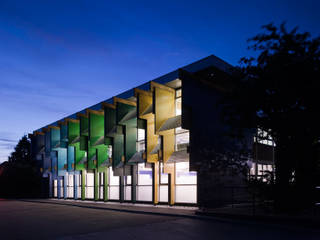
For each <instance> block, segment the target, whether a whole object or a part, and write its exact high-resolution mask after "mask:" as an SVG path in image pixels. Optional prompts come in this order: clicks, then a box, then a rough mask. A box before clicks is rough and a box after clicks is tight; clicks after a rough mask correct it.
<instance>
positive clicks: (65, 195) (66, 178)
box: [63, 173, 69, 199]
mask: <svg viewBox="0 0 320 240" xmlns="http://www.w3.org/2000/svg"><path fill="white" fill-rule="evenodd" d="M68 182H69V174H68V173H65V175H64V176H63V198H64V199H67V198H68Z"/></svg>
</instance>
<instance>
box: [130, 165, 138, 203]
mask: <svg viewBox="0 0 320 240" xmlns="http://www.w3.org/2000/svg"><path fill="white" fill-rule="evenodd" d="M131 171H132V172H131V201H132V202H133V203H135V202H136V201H137V178H138V174H137V171H138V165H132V169H131Z"/></svg>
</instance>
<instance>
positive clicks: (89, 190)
mask: <svg viewBox="0 0 320 240" xmlns="http://www.w3.org/2000/svg"><path fill="white" fill-rule="evenodd" d="M93 197H94V187H86V198H87V199H93Z"/></svg>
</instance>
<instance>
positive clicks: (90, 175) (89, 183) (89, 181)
mask: <svg viewBox="0 0 320 240" xmlns="http://www.w3.org/2000/svg"><path fill="white" fill-rule="evenodd" d="M87 186H89V187H92V186H94V173H87Z"/></svg>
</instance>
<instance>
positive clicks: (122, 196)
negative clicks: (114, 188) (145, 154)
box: [119, 175, 124, 202]
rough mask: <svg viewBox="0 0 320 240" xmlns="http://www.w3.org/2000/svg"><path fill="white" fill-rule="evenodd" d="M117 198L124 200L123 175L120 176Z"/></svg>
mask: <svg viewBox="0 0 320 240" xmlns="http://www.w3.org/2000/svg"><path fill="white" fill-rule="evenodd" d="M119 195H120V196H119V200H120V202H123V201H124V176H123V175H122V176H120V186H119Z"/></svg>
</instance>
